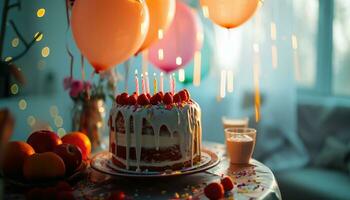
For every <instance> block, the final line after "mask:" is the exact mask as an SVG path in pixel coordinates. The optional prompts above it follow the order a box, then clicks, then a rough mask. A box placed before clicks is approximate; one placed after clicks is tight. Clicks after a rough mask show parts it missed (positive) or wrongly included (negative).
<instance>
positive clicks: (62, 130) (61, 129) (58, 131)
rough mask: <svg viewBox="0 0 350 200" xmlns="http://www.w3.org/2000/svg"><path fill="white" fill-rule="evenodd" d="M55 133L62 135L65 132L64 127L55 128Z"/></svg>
mask: <svg viewBox="0 0 350 200" xmlns="http://www.w3.org/2000/svg"><path fill="white" fill-rule="evenodd" d="M57 134H58V135H59V136H60V137H62V136H64V135H65V134H66V130H64V128H62V127H61V128H59V129H57Z"/></svg>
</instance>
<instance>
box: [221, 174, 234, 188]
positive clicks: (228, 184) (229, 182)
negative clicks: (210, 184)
mask: <svg viewBox="0 0 350 200" xmlns="http://www.w3.org/2000/svg"><path fill="white" fill-rule="evenodd" d="M221 185H222V186H223V187H224V190H225V191H230V190H232V189H233V187H234V186H233V181H232V179H231V177H229V176H226V177H224V178H222V179H221Z"/></svg>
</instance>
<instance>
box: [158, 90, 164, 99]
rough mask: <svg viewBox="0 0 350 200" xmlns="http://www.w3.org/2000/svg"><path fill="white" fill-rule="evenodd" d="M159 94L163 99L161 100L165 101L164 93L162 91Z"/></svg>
mask: <svg viewBox="0 0 350 200" xmlns="http://www.w3.org/2000/svg"><path fill="white" fill-rule="evenodd" d="M157 94H159V95H160V97H161V99H162V100H163V98H164V93H163V92H162V91H160V92H158V93H157Z"/></svg>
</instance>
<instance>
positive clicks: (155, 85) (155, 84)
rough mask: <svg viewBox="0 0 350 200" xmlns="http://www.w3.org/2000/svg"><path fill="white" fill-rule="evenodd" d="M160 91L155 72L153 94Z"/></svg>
mask: <svg viewBox="0 0 350 200" xmlns="http://www.w3.org/2000/svg"><path fill="white" fill-rule="evenodd" d="M157 92H158V84H157V74H156V73H153V94H156V93H157Z"/></svg>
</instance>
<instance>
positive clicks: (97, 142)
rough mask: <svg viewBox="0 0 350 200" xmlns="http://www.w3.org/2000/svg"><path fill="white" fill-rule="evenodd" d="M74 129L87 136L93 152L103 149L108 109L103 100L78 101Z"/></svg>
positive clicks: (74, 112)
mask: <svg viewBox="0 0 350 200" xmlns="http://www.w3.org/2000/svg"><path fill="white" fill-rule="evenodd" d="M72 112H73V116H72V129H73V131H80V132H82V133H84V134H86V135H87V136H88V137H89V139H90V141H91V147H92V151H95V150H97V149H100V148H101V138H102V137H103V134H104V131H105V116H106V108H105V102H104V100H103V99H89V100H76V101H75V102H74V107H73V110H72Z"/></svg>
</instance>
